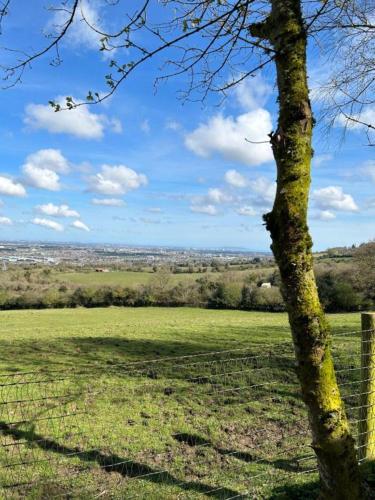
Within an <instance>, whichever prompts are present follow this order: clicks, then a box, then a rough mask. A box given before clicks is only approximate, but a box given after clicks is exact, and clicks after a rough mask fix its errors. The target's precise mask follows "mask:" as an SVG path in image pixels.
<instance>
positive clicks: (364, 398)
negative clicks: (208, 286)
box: [358, 313, 375, 460]
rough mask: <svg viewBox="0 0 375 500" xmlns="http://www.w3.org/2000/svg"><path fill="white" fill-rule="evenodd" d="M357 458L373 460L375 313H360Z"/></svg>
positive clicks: (374, 438) (374, 455)
mask: <svg viewBox="0 0 375 500" xmlns="http://www.w3.org/2000/svg"><path fill="white" fill-rule="evenodd" d="M361 317H362V341H361V386H360V410H359V425H358V432H359V439H358V446H359V450H358V456H359V459H360V460H364V459H366V460H374V459H375V313H362V315H361Z"/></svg>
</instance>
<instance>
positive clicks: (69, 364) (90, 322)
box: [0, 308, 360, 500]
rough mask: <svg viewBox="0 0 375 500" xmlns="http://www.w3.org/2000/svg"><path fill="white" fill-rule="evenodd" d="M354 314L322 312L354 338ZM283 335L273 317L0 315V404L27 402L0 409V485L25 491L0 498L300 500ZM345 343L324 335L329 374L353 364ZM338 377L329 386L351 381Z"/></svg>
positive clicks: (300, 451)
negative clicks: (330, 346)
mask: <svg viewBox="0 0 375 500" xmlns="http://www.w3.org/2000/svg"><path fill="white" fill-rule="evenodd" d="M359 320H360V317H359V314H338V315H331V316H330V322H331V324H332V327H333V330H334V332H335V333H340V332H344V331H351V330H358V329H359V326H360V325H359ZM289 339H290V334H289V328H288V324H287V318H286V315H285V314H266V313H257V312H241V311H212V310H202V309H189V308H181V309H166V308H165V309H158V308H139V309H126V308H109V309H76V310H72V309H70V310H69V309H66V310H42V311H10V312H1V313H0V349H1V361H0V365H1V366H0V368H1V373H2V374H3V375H2V377H1V380H0V382H1V384H0V397H1V401H0V402H5V401H9V400H12V401H25V400H28V401H29V402H27V403H25V402H24V403H16V402H14V403H12V404H10V405H9V404H7V405H0V411H1V414H2V417H1V422H0V428H1V429H2V437H1V440H2V445H3V446H2V447H0V459H1V461H2V463H3V464H8V465H9V464H13V465H12V467H8V468H5V469H1V471H0V479H1V481H2V483H3V484H8V485H10V484H13V485H14V484H15V483H18V482H20V483H27V484H20V485H19V486H18V487H17V488H11V489H10V490H5V491H7V492H9V491H11V493H12V495H13V496H12V497H11V498H35V499H37V498H38V499H39V498H54V497H59V498H94V497H95V496H96V495H100V498H116V499H117V498H118V499H123V498H142V499H155V500H156V499H167V500H169V499H181V498H184V499H185V498H189V499H204V498H212V497H214V498H220V499H221V498H223V499H224V498H231V497H235V496H236V495H240V496H237V498H245V497H246V495H245V496H241V494H243V495H244V494H245V492H248V494H247V497H248V498H296V499H297V498H298V499H299V498H301V499H302V498H314V493H313V491H314V488H315V487H316V482H315V481H316V476H315V475H314V474H309V473H307V471H308V470H309V469H311V468H312V467H313V466H314V460H312V459H310V458H308V457H309V455H311V449H310V448H308V447H307V444H308V442H309V440H308V437H307V434H306V415H305V411H304V408H303V405H302V403H301V401H300V397H299V393H298V384H297V383H296V377H295V373H294V363H293V353H292V348H291V344H290V342H289ZM339 339H340V340H339ZM355 339H356V337H355V336H351V335H349V336H345V337H337V340H336V342H335V344H336V345H337V351H338V354H337V359H338V362H339V365H340V366H343V367H349V366H350V367H353V366H358V363H359V356H358V355H357V351H356V349H357V347H358V342H357V340H355ZM356 346H357V347H356ZM228 351H229V352H228ZM213 352H215V353H216V354H212V353H213ZM217 352H221V354H217ZM187 356H192V357H187ZM162 360H164V361H162ZM19 371H23V372H25V373H23V374H19V373H18V372H19ZM35 371H36V373H35ZM26 372H29V374H27V373H26ZM348 373H349V375H348V374H343V375H342V376H341V375H340V380H341V379H342V380H347V379H348V376H350V377H351V378H350V380H352V378H353V380H354V378H355V377H356V376H358V372H357V371H355V370H353V371H350V372H348ZM35 382H37V383H35ZM270 382H272V383H271V384H270ZM13 384H14V385H13ZM264 384H269V385H264ZM255 386H256V387H255ZM349 392H350V391H349ZM51 396H59V398H58V399H56V400H54V399H50V398H51ZM36 400H37V401H36ZM353 402H354V400H353V399H350V400H349V404H352V403H353ZM61 415H65V417H63V418H53V417H59V416H61ZM12 422H20V423H15V424H12ZM4 445H8V446H4ZM21 462H22V464H23V465H15V464H17V463H21ZM25 462H31V463H28V464H25ZM34 462H36V463H34ZM119 463H121V465H114V464H119ZM139 476H142V477H139ZM21 479H22V480H21ZM35 481H36V482H35ZM30 483H31V484H30ZM34 483H35V484H34ZM212 490H214V491H212ZM209 491H211V492H209ZM69 495H70V496H69Z"/></svg>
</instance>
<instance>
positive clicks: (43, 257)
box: [0, 242, 272, 270]
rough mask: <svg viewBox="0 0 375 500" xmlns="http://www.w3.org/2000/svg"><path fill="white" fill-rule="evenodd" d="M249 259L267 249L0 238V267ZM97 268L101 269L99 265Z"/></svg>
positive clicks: (262, 256) (267, 254) (262, 255)
mask: <svg viewBox="0 0 375 500" xmlns="http://www.w3.org/2000/svg"><path fill="white" fill-rule="evenodd" d="M213 259H215V260H218V261H220V262H233V261H240V262H251V261H253V260H254V259H256V260H257V261H260V260H262V261H263V260H264V261H267V260H272V256H271V253H270V252H251V251H246V250H242V249H194V248H191V249H190V248H189V249H188V248H167V247H147V246H144V247H143V246H142V247H136V246H125V245H124V246H115V245H79V244H61V243H56V244H54V243H45V242H32V243H30V242H16V243H15V242H0V263H1V266H2V269H3V270H4V269H6V268H7V266H8V265H9V264H11V265H17V264H19V265H23V266H24V265H28V264H30V265H35V264H36V265H48V266H57V265H61V264H67V265H74V266H78V267H80V266H81V267H86V266H88V265H90V266H103V265H107V266H111V265H118V264H124V263H129V264H132V263H145V264H150V265H152V264H162V263H169V264H182V263H186V262H187V261H199V262H210V261H212V260H213ZM98 270H100V269H98Z"/></svg>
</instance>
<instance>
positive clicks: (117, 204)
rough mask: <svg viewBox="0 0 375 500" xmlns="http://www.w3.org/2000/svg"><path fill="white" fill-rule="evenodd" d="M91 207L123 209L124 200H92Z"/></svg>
mask: <svg viewBox="0 0 375 500" xmlns="http://www.w3.org/2000/svg"><path fill="white" fill-rule="evenodd" d="M91 203H92V204H93V205H102V206H103V207H123V206H124V205H125V202H124V200H120V199H119V198H93V199H92V200H91Z"/></svg>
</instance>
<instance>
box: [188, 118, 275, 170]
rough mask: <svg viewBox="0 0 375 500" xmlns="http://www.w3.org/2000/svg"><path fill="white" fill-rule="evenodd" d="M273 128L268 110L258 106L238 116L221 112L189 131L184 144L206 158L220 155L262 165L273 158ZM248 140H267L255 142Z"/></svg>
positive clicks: (228, 158)
mask: <svg viewBox="0 0 375 500" xmlns="http://www.w3.org/2000/svg"><path fill="white" fill-rule="evenodd" d="M271 129H272V122H271V115H270V113H269V112H268V111H266V110H265V109H261V108H259V109H255V110H253V111H249V112H248V113H245V114H242V115H239V116H237V117H235V118H234V117H232V116H228V117H225V116H223V115H221V114H218V115H215V116H213V117H212V118H210V119H209V120H208V122H207V123H202V124H200V125H199V126H198V128H197V129H195V130H194V131H193V132H191V133H189V134H187V135H186V136H185V145H186V147H187V148H188V149H190V150H191V151H193V152H194V153H195V154H197V155H198V156H201V157H204V158H209V157H210V156H211V155H212V154H220V155H221V156H223V157H224V158H225V159H227V160H230V161H236V162H240V163H244V164H246V165H251V166H255V165H261V164H262V163H266V162H268V161H271V160H272V158H273V156H272V150H271V146H270V144H269V142H268V134H269V133H270V131H271ZM245 139H248V140H250V141H253V142H257V141H258V142H259V141H266V142H265V143H262V144H253V143H250V142H247V141H246V140H245Z"/></svg>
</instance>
